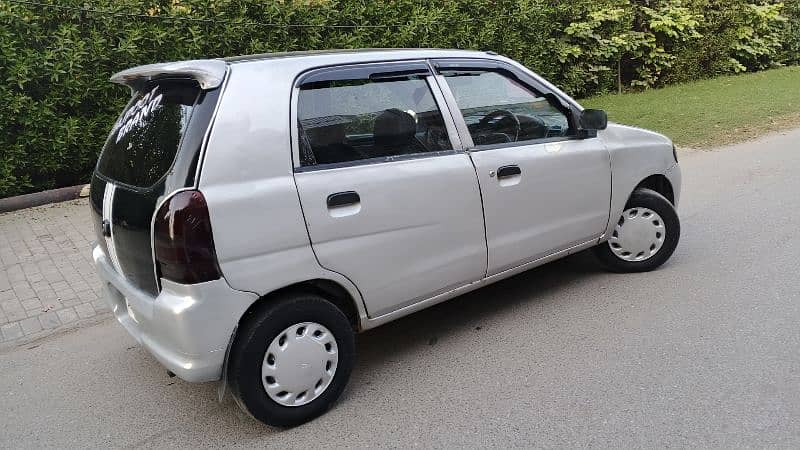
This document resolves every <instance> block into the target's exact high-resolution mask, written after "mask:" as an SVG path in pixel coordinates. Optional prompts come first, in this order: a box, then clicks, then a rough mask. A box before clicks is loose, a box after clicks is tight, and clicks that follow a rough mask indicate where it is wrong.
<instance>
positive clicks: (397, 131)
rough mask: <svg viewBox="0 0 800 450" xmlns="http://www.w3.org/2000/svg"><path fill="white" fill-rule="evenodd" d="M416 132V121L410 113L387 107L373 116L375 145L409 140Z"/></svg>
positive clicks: (407, 141) (393, 143)
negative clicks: (376, 115)
mask: <svg viewBox="0 0 800 450" xmlns="http://www.w3.org/2000/svg"><path fill="white" fill-rule="evenodd" d="M416 132H417V123H416V122H415V121H414V118H413V117H411V114H409V113H407V112H405V111H400V110H399V109H397V108H392V109H387V110H386V111H384V112H382V113H380V114H379V115H378V117H376V118H375V126H374V128H373V134H374V137H375V145H379V146H390V145H391V146H396V145H404V144H408V143H409V142H411V140H412V139H413V138H414V134H415V133H416Z"/></svg>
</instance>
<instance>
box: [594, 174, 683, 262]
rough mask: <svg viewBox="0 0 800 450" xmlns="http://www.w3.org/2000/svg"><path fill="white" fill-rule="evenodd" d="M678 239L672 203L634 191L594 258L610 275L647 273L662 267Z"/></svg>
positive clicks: (648, 191)
mask: <svg viewBox="0 0 800 450" xmlns="http://www.w3.org/2000/svg"><path fill="white" fill-rule="evenodd" d="M680 235H681V224H680V221H679V220H678V214H677V212H675V208H674V207H673V206H672V203H670V202H669V200H667V199H666V198H664V196H663V195H661V194H659V193H658V192H656V191H653V190H651V189H644V188H641V189H637V190H635V191H634V192H633V194H631V198H630V199H628V203H627V204H626V205H625V210H624V211H623V212H622V215H621V216H620V217H619V218H617V222H616V224H615V225H614V229H613V231H612V232H611V236H609V237H608V241H607V242H603V243H602V244H600V245H598V246H596V247H595V248H594V254H595V255H596V256H597V258H598V259H600V261H601V262H602V263H603V264H604V265H605V266H606V267H608V268H609V269H610V270H612V271H614V272H647V271H650V270H653V269H655V268H657V267H659V266H660V265H662V264H664V263H665V262H666V261H667V260H668V259H669V257H670V256H672V252H674V251H675V247H677V246H678V239H679V238H680Z"/></svg>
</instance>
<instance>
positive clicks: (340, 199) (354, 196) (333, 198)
mask: <svg viewBox="0 0 800 450" xmlns="http://www.w3.org/2000/svg"><path fill="white" fill-rule="evenodd" d="M360 201H361V196H359V195H358V192H356V191H345V192H337V193H335V194H331V195H329V196H328V199H327V200H326V203H327V204H328V208H336V207H337V206H347V205H353V204H356V203H358V202H360Z"/></svg>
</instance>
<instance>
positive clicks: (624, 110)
mask: <svg viewBox="0 0 800 450" xmlns="http://www.w3.org/2000/svg"><path fill="white" fill-rule="evenodd" d="M581 104H582V105H583V106H584V107H586V108H599V109H604V110H606V111H607V112H608V116H609V120H611V121H614V122H618V123H623V124H627V125H635V126H637V127H642V128H647V129H651V130H655V131H658V132H660V133H663V134H665V135H667V136H669V137H670V138H672V140H673V141H674V142H675V143H676V144H678V145H679V146H684V147H710V146H715V145H722V144H728V143H732V142H738V141H742V140H746V139H749V138H753V137H756V136H758V135H760V134H763V133H765V132H767V131H773V130H778V129H785V128H790V127H797V126H800V66H799V67H786V68H781V69H774V70H768V71H764V72H757V73H750V74H743V75H734V76H725V77H719V78H713V79H709V80H702V81H696V82H691V83H685V84H680V85H675V86H669V87H666V88H663V89H653V90H648V91H644V92H639V93H632V94H622V95H603V96H599V97H593V98H588V99H584V100H582V101H581Z"/></svg>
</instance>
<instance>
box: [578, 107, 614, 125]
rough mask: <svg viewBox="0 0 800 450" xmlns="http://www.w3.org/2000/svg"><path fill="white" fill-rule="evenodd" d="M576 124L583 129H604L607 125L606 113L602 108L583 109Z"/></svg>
mask: <svg viewBox="0 0 800 450" xmlns="http://www.w3.org/2000/svg"><path fill="white" fill-rule="evenodd" d="M578 125H579V126H580V127H581V129H583V130H605V129H606V127H607V126H608V115H607V114H606V112H605V111H603V110H602V109H584V110H583V111H581V115H580V119H579V120H578Z"/></svg>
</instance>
